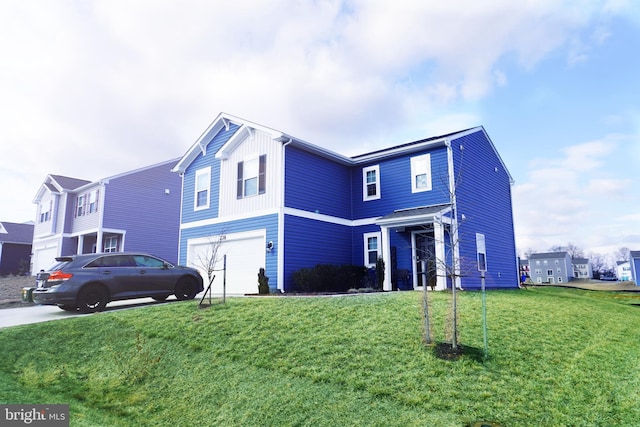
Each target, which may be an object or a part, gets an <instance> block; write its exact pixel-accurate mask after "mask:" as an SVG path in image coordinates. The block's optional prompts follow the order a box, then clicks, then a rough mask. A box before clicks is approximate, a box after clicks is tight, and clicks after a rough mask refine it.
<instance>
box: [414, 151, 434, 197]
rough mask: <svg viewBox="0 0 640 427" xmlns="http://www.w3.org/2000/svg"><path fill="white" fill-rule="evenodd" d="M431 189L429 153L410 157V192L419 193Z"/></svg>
mask: <svg viewBox="0 0 640 427" xmlns="http://www.w3.org/2000/svg"><path fill="white" fill-rule="evenodd" d="M432 189H433V180H432V177H431V154H430V153H427V154H421V155H419V156H414V157H411V192H412V193H421V192H423V191H431V190H432Z"/></svg>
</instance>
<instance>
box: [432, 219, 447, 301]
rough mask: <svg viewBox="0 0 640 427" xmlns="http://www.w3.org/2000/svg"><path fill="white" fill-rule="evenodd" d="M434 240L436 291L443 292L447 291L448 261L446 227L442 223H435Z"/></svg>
mask: <svg viewBox="0 0 640 427" xmlns="http://www.w3.org/2000/svg"><path fill="white" fill-rule="evenodd" d="M433 238H434V240H435V243H436V254H435V255H436V289H437V290H439V291H443V290H445V289H447V269H446V268H445V263H446V262H447V259H446V257H445V251H444V243H445V242H444V226H443V225H442V221H438V220H436V221H433Z"/></svg>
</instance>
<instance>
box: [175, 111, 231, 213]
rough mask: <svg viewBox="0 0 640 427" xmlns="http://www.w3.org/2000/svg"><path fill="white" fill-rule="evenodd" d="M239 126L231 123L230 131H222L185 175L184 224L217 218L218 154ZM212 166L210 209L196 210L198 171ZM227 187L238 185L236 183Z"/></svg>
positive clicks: (218, 188)
mask: <svg viewBox="0 0 640 427" xmlns="http://www.w3.org/2000/svg"><path fill="white" fill-rule="evenodd" d="M238 128H239V126H238V125H235V124H233V123H231V124H230V125H229V130H226V129H224V128H223V129H222V130H220V132H218V133H217V135H216V136H214V137H213V139H212V140H211V142H209V144H208V145H207V150H206V155H204V156H203V155H199V156H198V157H197V158H196V159H195V160H194V161H193V163H191V164H190V165H189V168H188V169H187V170H186V172H185V174H184V178H183V179H184V182H183V192H184V194H183V197H182V200H183V202H182V222H183V223H187V222H192V221H199V220H203V219H210V218H217V217H218V209H219V205H218V204H219V200H220V197H219V196H220V160H218V159H216V158H215V156H216V152H218V150H219V149H220V147H222V146H223V145H224V144H225V143H226V142H227V141H229V139H230V138H231V137H232V136H233V135H234V134H235V132H236V130H238ZM209 166H211V187H210V192H209V209H203V210H198V211H195V210H194V198H195V179H196V171H197V170H199V169H202V168H206V167H209ZM225 185H234V186H235V185H236V183H235V182H231V183H226V184H225Z"/></svg>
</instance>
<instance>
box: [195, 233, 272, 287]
mask: <svg viewBox="0 0 640 427" xmlns="http://www.w3.org/2000/svg"><path fill="white" fill-rule="evenodd" d="M226 237H227V238H226V240H225V241H224V242H222V243H221V244H220V246H219V247H218V253H217V255H218V263H217V264H216V270H218V271H216V272H215V275H216V278H215V280H214V282H213V293H217V294H219V293H222V286H223V280H224V272H223V271H222V270H223V267H224V265H223V258H224V255H226V268H227V272H226V291H227V294H229V295H244V294H249V293H251V294H254V293H257V292H258V271H259V269H260V268H264V266H265V256H266V255H265V249H264V241H265V238H264V236H258V237H256V236H253V237H246V238H234V236H233V235H227V236H226ZM194 240H195V241H194V242H190V243H188V254H187V255H188V258H189V264H190V265H192V266H194V267H196V268H198V269H200V270H201V274H202V275H203V277H205V282H206V272H205V271H204V269H203V267H202V263H201V262H198V257H199V256H200V257H203V256H204V257H206V254H207V253H211V249H210V243H208V242H204V243H203V242H201V241H199V242H198V240H199V239H197V240H196V239H194ZM199 264H200V265H199Z"/></svg>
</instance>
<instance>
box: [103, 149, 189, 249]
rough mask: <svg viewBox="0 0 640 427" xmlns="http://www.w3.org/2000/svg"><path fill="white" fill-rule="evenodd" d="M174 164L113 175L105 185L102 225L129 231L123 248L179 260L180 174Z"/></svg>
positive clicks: (164, 164)
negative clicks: (173, 169)
mask: <svg viewBox="0 0 640 427" xmlns="http://www.w3.org/2000/svg"><path fill="white" fill-rule="evenodd" d="M173 165H174V163H171V162H168V163H163V164H161V165H158V166H155V167H152V168H148V169H143V170H140V171H138V172H134V173H130V174H125V175H121V176H118V177H114V178H112V179H110V180H109V183H108V184H106V185H105V190H104V191H105V194H104V196H105V201H104V206H98V209H103V211H104V218H103V227H104V228H106V229H110V228H111V229H118V230H126V236H125V247H124V250H126V251H144V252H148V253H151V254H154V255H157V256H160V257H162V258H165V259H166V260H167V261H170V262H175V261H176V253H177V247H178V233H179V226H180V186H181V183H180V176H179V175H178V174H175V173H173V172H171V168H172V167H173ZM165 189H168V190H169V194H166V193H165ZM150 218H153V220H150Z"/></svg>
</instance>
